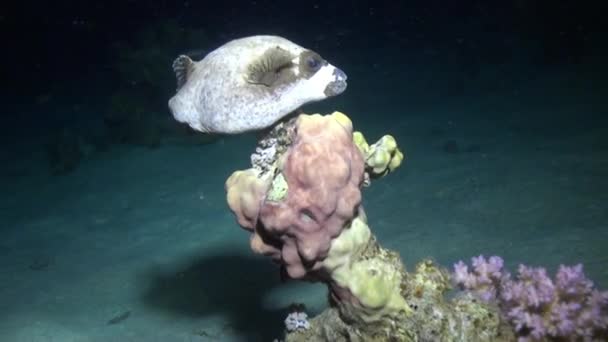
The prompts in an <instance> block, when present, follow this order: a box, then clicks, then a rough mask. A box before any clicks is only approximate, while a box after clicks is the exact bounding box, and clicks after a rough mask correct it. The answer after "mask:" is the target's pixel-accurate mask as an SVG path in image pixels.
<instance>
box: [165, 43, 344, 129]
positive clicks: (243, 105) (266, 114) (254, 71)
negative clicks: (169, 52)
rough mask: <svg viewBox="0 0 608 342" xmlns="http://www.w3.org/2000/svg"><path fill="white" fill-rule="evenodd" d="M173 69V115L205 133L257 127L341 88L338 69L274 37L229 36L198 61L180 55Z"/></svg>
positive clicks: (271, 122) (309, 52)
mask: <svg viewBox="0 0 608 342" xmlns="http://www.w3.org/2000/svg"><path fill="white" fill-rule="evenodd" d="M173 70H174V71H175V74H176V77H177V93H176V94H175V96H173V97H172V98H171V99H170V100H169V109H170V110H171V113H172V114H173V117H174V118H175V119H176V120H177V121H179V122H182V123H186V124H188V125H189V126H190V127H191V128H193V129H194V130H197V131H200V132H205V133H218V134H236V133H243V132H248V131H256V130H262V129H265V128H268V127H270V126H272V125H273V124H274V123H276V122H277V121H279V120H281V119H282V118H283V117H285V116H287V115H289V114H290V113H294V112H295V111H296V110H297V109H298V108H300V107H301V106H303V105H305V104H307V103H310V102H315V101H320V100H323V99H326V98H328V97H332V96H335V95H338V94H341V93H342V92H344V90H345V89H346V74H345V73H344V72H343V71H342V70H340V69H338V68H337V67H335V66H333V65H331V64H330V63H328V62H327V61H326V60H325V59H323V58H322V57H321V56H320V55H319V54H318V53H316V52H314V51H312V50H309V49H305V48H303V47H301V46H299V45H297V44H295V43H293V42H291V41H289V40H287V39H285V38H282V37H278V36H265V35H260V36H251V37H246V38H240V39H235V40H232V41H230V42H228V43H226V44H224V45H222V46H220V47H219V48H217V49H216V50H214V51H212V52H210V53H209V54H208V55H206V56H205V57H204V58H203V59H202V60H201V61H198V62H195V61H193V60H192V59H191V58H190V57H188V56H185V55H182V56H179V57H178V58H177V59H176V60H175V61H174V62H173Z"/></svg>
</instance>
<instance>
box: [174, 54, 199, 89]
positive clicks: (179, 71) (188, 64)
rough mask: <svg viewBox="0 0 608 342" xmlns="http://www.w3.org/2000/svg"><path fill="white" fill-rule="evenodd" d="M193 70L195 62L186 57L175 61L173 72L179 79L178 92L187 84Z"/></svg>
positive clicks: (182, 56)
mask: <svg viewBox="0 0 608 342" xmlns="http://www.w3.org/2000/svg"><path fill="white" fill-rule="evenodd" d="M192 70H194V62H193V61H192V59H190V57H188V56H186V55H181V56H179V57H177V58H176V59H175V60H174V61H173V72H175V77H177V90H179V89H180V88H181V87H182V86H183V85H184V84H185V83H186V81H187V80H188V77H189V76H190V74H191V73H192Z"/></svg>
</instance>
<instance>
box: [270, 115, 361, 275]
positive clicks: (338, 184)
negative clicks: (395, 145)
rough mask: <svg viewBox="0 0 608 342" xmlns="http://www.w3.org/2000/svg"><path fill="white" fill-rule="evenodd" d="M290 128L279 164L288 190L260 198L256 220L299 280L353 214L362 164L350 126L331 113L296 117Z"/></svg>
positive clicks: (317, 265) (317, 264) (316, 266)
mask: <svg viewBox="0 0 608 342" xmlns="http://www.w3.org/2000/svg"><path fill="white" fill-rule="evenodd" d="M346 126H348V127H346ZM295 132H296V133H295V134H296V136H295V139H294V141H293V144H292V145H291V146H290V147H289V149H288V151H287V152H286V154H285V156H284V163H283V165H282V166H281V169H282V174H283V177H284V178H285V181H286V183H287V186H288V191H287V195H286V197H285V198H283V199H281V200H279V201H276V202H275V201H269V200H267V201H265V202H264V203H263V204H262V207H261V210H260V222H261V223H262V227H263V230H264V232H262V237H264V236H265V235H267V238H266V239H265V241H267V242H268V243H269V244H272V243H273V241H274V246H276V248H278V249H280V259H281V263H282V264H283V265H284V266H285V269H286V271H287V274H288V275H289V276H290V277H291V278H295V279H298V278H303V277H305V276H306V275H307V274H308V273H309V272H310V271H314V270H318V269H319V268H320V263H321V261H323V259H324V258H325V257H326V256H327V253H328V251H329V247H330V244H331V240H332V239H333V238H335V237H337V236H338V235H339V234H340V232H341V231H342V229H343V227H344V226H345V224H346V222H347V221H349V220H351V219H352V218H353V217H354V216H355V213H356V212H357V208H358V207H359V205H360V203H361V191H360V186H361V183H362V181H363V174H364V166H365V164H364V161H363V157H362V155H361V153H360V152H359V150H358V149H357V147H356V146H355V145H354V144H353V140H352V127H350V125H345V123H344V122H340V121H338V120H336V119H335V118H334V117H333V116H331V115H329V116H320V115H312V116H300V117H299V118H298V120H297V123H296V130H295ZM263 240H264V239H263Z"/></svg>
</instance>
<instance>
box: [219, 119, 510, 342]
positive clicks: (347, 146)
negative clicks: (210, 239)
mask: <svg viewBox="0 0 608 342" xmlns="http://www.w3.org/2000/svg"><path fill="white" fill-rule="evenodd" d="M403 158H404V157H403V153H402V152H401V151H400V150H399V148H398V147H397V143H396V141H395V139H394V138H393V137H391V136H388V135H387V136H385V137H383V138H381V139H380V140H379V141H378V142H377V143H375V144H372V145H369V144H368V143H367V142H366V140H365V138H364V137H363V135H362V134H361V133H360V132H353V127H352V122H351V121H350V119H349V118H348V117H347V116H346V115H344V114H342V113H339V112H334V113H333V114H331V115H325V116H322V115H318V114H315V115H305V114H302V115H300V116H298V117H297V118H294V119H291V120H289V121H285V122H282V123H279V124H277V125H276V126H275V127H274V128H273V129H272V130H271V131H269V132H268V133H267V135H266V136H265V137H263V138H262V139H261V140H260V143H259V146H258V148H257V149H256V152H255V153H254V154H253V155H252V168H250V169H248V170H244V171H236V172H235V173H233V175H232V176H230V178H229V179H228V181H227V182H226V191H227V197H228V204H229V206H230V209H231V210H232V211H233V212H234V214H235V216H236V217H237V220H238V222H239V224H240V225H241V226H242V227H243V228H245V229H246V230H248V231H250V232H251V233H252V234H251V242H250V243H251V247H252V249H253V250H254V251H255V252H257V253H261V254H264V255H268V256H270V257H272V259H273V260H274V261H275V262H277V263H278V264H279V265H280V266H281V269H282V271H283V273H282V274H283V275H284V276H287V277H289V278H293V279H302V280H308V281H317V282H323V283H325V284H326V285H327V286H328V290H329V298H330V307H329V308H328V309H327V310H326V311H324V312H323V313H322V314H320V315H318V316H317V317H314V318H312V319H311V320H310V321H309V322H310V326H309V328H308V329H297V330H294V331H292V332H288V334H287V335H286V341H332V342H334V341H510V340H513V339H514V335H513V334H512V332H511V330H509V329H508V326H507V325H506V323H505V322H504V321H503V320H502V319H501V316H500V315H499V314H498V310H497V308H496V307H493V306H491V305H486V304H485V303H483V302H480V301H478V300H477V299H476V298H474V297H473V296H460V297H458V298H456V299H454V300H449V301H448V300H446V299H445V298H444V294H445V292H446V291H448V290H449V289H450V276H449V273H448V272H447V271H446V270H444V269H442V268H441V267H438V266H437V265H435V264H434V263H433V262H431V261H423V262H421V263H419V264H418V265H417V267H416V269H415V270H414V272H407V271H406V270H405V267H404V266H403V263H402V261H401V259H400V257H399V255H398V254H397V253H396V252H393V251H390V250H387V249H385V248H382V247H381V246H380V245H379V244H378V242H377V240H376V238H375V237H374V235H373V234H372V232H371V230H370V227H369V225H368V222H367V218H366V216H365V211H364V209H363V207H362V205H361V187H362V186H365V185H369V183H370V181H371V179H374V178H378V177H381V176H384V175H386V174H388V173H390V172H392V171H394V170H395V169H396V168H397V167H398V166H399V165H400V164H401V162H402V161H403Z"/></svg>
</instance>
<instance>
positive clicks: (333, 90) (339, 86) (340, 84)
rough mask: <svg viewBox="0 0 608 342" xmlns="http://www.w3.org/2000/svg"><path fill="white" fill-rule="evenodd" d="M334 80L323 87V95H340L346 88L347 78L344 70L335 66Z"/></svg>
mask: <svg viewBox="0 0 608 342" xmlns="http://www.w3.org/2000/svg"><path fill="white" fill-rule="evenodd" d="M333 76H334V80H333V81H331V82H329V83H328V84H327V86H326V87H325V91H324V93H325V96H327V97H331V96H336V95H340V94H342V93H343V92H344V90H346V85H347V84H346V79H347V78H348V77H347V76H346V74H345V73H344V71H342V70H340V69H338V68H335V69H334V72H333Z"/></svg>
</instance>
